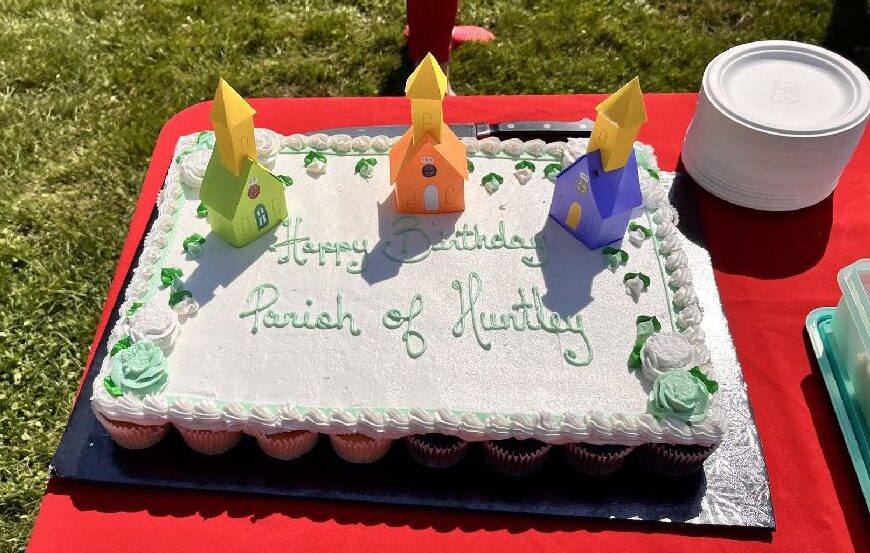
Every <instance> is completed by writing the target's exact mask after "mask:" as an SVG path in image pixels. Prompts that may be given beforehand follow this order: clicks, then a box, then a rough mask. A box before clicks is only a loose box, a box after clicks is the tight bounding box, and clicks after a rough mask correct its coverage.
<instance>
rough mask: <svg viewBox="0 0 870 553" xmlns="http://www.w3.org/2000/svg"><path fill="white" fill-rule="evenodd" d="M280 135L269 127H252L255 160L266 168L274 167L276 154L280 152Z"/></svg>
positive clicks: (281, 140) (276, 159) (276, 160)
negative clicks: (255, 149)
mask: <svg viewBox="0 0 870 553" xmlns="http://www.w3.org/2000/svg"><path fill="white" fill-rule="evenodd" d="M282 142H283V139H282V138H281V135H280V134H278V133H276V132H275V131H272V130H269V129H254V143H255V144H256V147H257V161H259V162H260V163H261V164H262V165H263V167H265V168H266V169H268V170H270V171H271V170H272V169H274V168H275V164H276V163H277V162H278V154H279V153H281V145H282Z"/></svg>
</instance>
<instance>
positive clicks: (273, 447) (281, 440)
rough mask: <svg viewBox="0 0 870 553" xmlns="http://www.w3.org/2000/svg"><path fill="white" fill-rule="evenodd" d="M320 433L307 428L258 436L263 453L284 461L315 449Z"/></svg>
mask: <svg viewBox="0 0 870 553" xmlns="http://www.w3.org/2000/svg"><path fill="white" fill-rule="evenodd" d="M317 437H318V434H317V433H315V432H308V431H307V430H296V431H295V432H280V433H278V434H268V435H262V436H256V438H257V443H258V444H259V445H260V449H262V450H263V453H265V454H266V455H268V456H269V457H274V458H275V459H281V460H282V461H291V460H293V459H298V458H299V457H302V456H303V455H305V454H306V453H308V452H310V451H311V450H312V449H314V446H316V445H317Z"/></svg>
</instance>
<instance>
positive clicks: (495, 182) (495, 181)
mask: <svg viewBox="0 0 870 553" xmlns="http://www.w3.org/2000/svg"><path fill="white" fill-rule="evenodd" d="M503 182H504V177H502V176H501V175H499V174H498V173H487V174H486V175H484V177H483V179H481V181H480V184H481V185H482V186H483V187H484V188H486V191H487V192H489V193H490V194H492V193H493V192H495V191H496V190H498V189H499V187H500V186H501V185H502V183H503Z"/></svg>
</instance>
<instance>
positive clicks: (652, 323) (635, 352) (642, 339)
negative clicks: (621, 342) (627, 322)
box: [628, 315, 662, 369]
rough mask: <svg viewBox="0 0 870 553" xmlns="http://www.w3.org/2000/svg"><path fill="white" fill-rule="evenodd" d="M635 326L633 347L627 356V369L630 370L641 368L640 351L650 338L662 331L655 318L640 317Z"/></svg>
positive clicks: (660, 324)
mask: <svg viewBox="0 0 870 553" xmlns="http://www.w3.org/2000/svg"><path fill="white" fill-rule="evenodd" d="M635 325H636V326H637V335H636V338H635V340H634V347H633V348H632V349H631V354H630V355H629V356H628V368H630V369H639V368H641V366H642V363H641V359H640V351H641V350H642V349H643V345H644V344H646V341H647V339H648V338H649V337H650V336H652V335H653V334H654V333H656V332H659V331H660V330H661V329H662V323H660V322H659V320H658V319H657V318H655V317H650V316H648V315H640V316H639V317H638V318H637V320H636V321H635Z"/></svg>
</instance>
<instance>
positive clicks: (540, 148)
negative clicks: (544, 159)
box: [523, 138, 547, 157]
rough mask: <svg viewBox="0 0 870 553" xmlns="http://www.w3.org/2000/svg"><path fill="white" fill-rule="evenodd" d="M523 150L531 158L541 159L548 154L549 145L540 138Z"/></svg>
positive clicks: (529, 143) (526, 145) (527, 143)
mask: <svg viewBox="0 0 870 553" xmlns="http://www.w3.org/2000/svg"><path fill="white" fill-rule="evenodd" d="M523 150H524V151H525V152H526V153H527V154H529V155H530V156H534V157H539V156H542V155H544V154H545V153H547V143H546V142H544V141H543V140H541V139H540V138H536V139H534V140H529V141H528V142H526V144H525V146H524V147H523Z"/></svg>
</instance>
